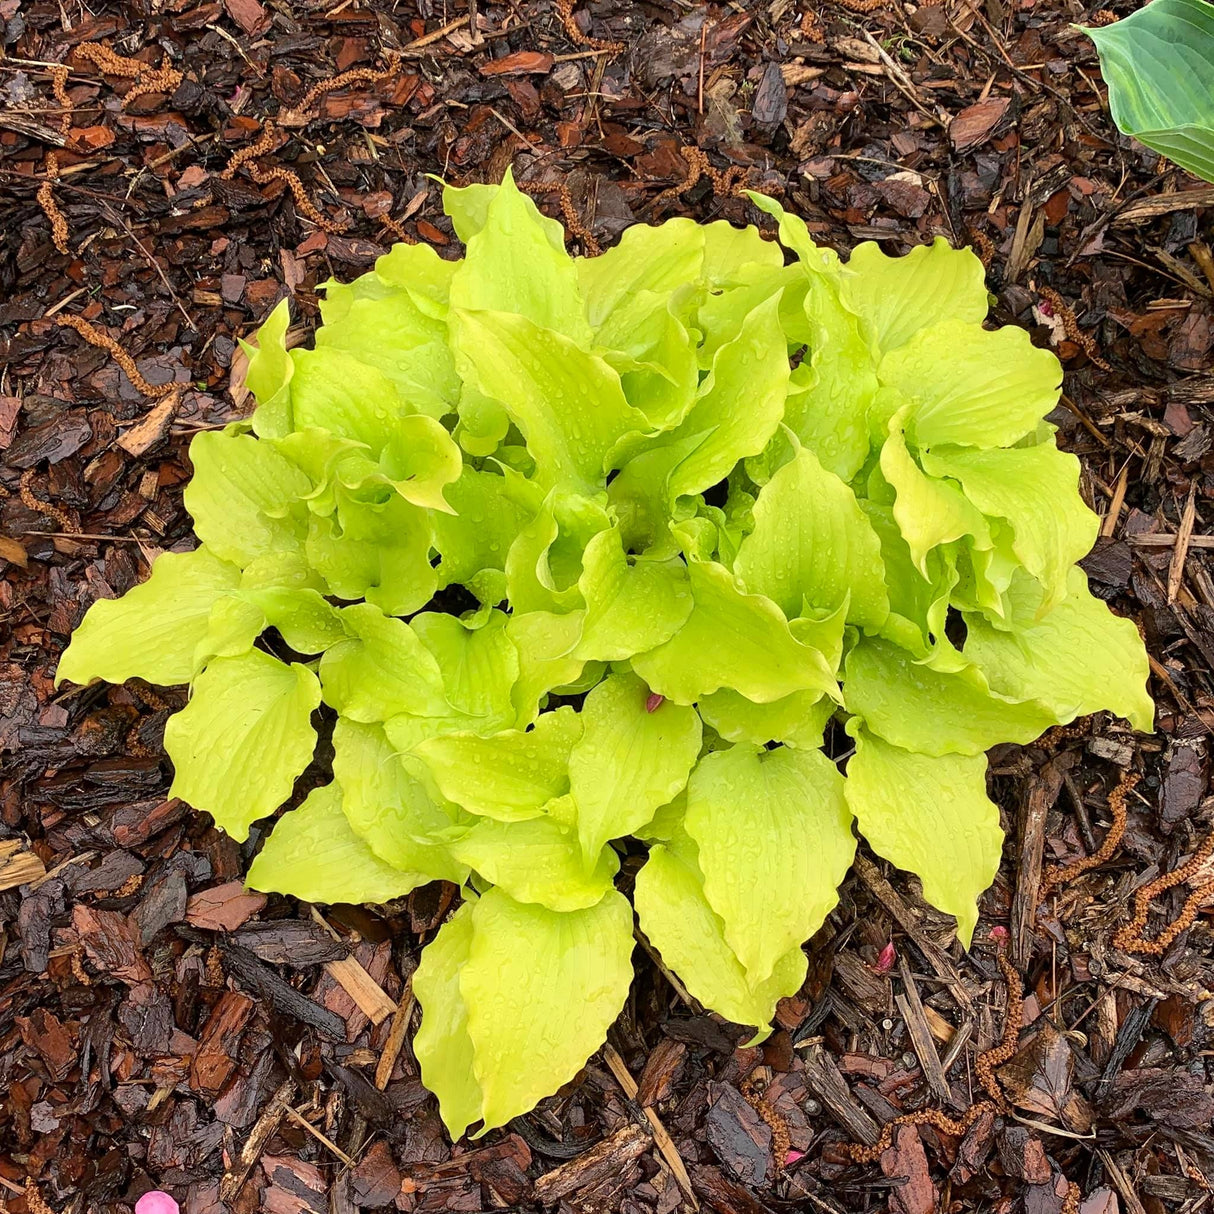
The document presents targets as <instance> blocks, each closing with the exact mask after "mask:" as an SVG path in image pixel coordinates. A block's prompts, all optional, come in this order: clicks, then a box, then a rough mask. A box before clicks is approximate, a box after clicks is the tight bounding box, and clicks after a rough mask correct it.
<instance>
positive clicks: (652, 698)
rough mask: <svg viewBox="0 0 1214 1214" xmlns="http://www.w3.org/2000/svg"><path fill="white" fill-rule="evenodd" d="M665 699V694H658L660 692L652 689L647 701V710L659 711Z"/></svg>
mask: <svg viewBox="0 0 1214 1214" xmlns="http://www.w3.org/2000/svg"><path fill="white" fill-rule="evenodd" d="M665 701H666V697H665V696H660V695H658V693H657V692H656V691H651V692H650V693H649V697H648V698H647V699H646V701H645V711H646V712H657V710H658V709H659V708H661V707H662V705H663V704H664V703H665Z"/></svg>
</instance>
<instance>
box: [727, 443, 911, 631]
mask: <svg viewBox="0 0 1214 1214" xmlns="http://www.w3.org/2000/svg"><path fill="white" fill-rule="evenodd" d="M754 522H755V525H754V530H753V531H752V532H751V533H750V534H749V535H748V536H747V537H746V538H745V539H744V540H743V541H742V544H741V547H740V548H739V549H738V556H737V559H736V560H735V561H734V572H735V573H736V574H737V575H738V576H739V577H740V578H741V579H742V581H743V582H745V583H746V586H747V587H748V589H750V590H751V591H753V592H754V593H756V594H764V595H766V596H767V597H768V598H769V599H771V600H772V601H773V602H774V603H775V604H776V605H777V606H778V607H779V608H780V609H781V610H782V611H783V612H784V614H785V615H786V616H789V617H790V618H791V617H794V616H797V615H800V614H801V611H802V606H803V605H804V604H808V605H809V606H811V607H816V608H819V609H821V610H825V611H833V610H834V609H835V608H836V607H838V606H839V604H840V603H842V602H843V600H844V599H845V598H846V597H847V596H848V595H850V596H851V600H850V604H849V606H848V609H847V619H848V620H849V621H851V622H852V623H854V624H858V625H860V626H861V627H863V628H866V629H870V630H871V629H876V628H879V627H880V626H881V625H882V624H884V623H885V617H886V616H887V615H888V614H889V596H888V594H887V593H886V589H885V580H884V578H883V576H882V572H883V571H882V566H881V542H880V540H878V538H877V535H876V532H874V531H873V529H872V525H871V524H870V523H869V521H868V519H867V517H866V516H865V514H864V511H863V510H861V509H860V506H859V504H858V503H857V502H856V495H855V494H854V493H853V492H852V491H851V490H850V489H849V488H848V487H847V486H846V485H845V484H844V483H843V482H842V481H841V480H840V479H839V478H838V477H837V476H836V475H835V474H834V473H833V472H827V471H826V469H825V468H823V467H822V465H821V463H820V462H819V461H818V457H817V456H816V455H814V453H813V452H812V451H809V450H806V449H801V450H799V451H798V452H797V453H796V455H795V456H794V457H793V458H792V459H791V460H790V461H789V462H788V463H787V464H785V465H784V466H783V467H782V468H780V469H779V470H778V471H777V472H776V474H775V475H774V476H773V477H772V478H771V480H769V481H768V482H767V484H766V485H764V486H763V488H762V490H761V491H760V493H759V498H758V501H756V502H755V507H754Z"/></svg>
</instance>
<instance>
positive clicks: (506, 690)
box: [409, 610, 519, 733]
mask: <svg viewBox="0 0 1214 1214" xmlns="http://www.w3.org/2000/svg"><path fill="white" fill-rule="evenodd" d="M508 623H509V617H508V616H507V615H506V614H505V612H502V611H497V610H493V611H490V612H489V613H488V614H487V615H486V616H485V618H484V619H483V620H482V621H481V622H480V623H479V625H478V626H476V627H472V626H470V625H469V624H466V623H465V622H464V621H462V620H459V619H457V618H456V617H455V616H453V615H442V614H440V613H438V612H429V611H428V612H423V613H422V614H421V615H417V616H414V617H413V619H412V620H410V621H409V627H410V628H412V630H413V632H414V634H415V635H416V636H417V637H418V639H419V640H420V641H421V643H422V644H423V645H424V646H425V647H426V648H427V649H428V650H429V651H430V652H431V653H432V654H433V655H434V658H435V661H437V662H438V667H439V670H440V671H441V672H442V678H443V689H444V693H445V695H446V697H447V702H448V703H449V704H450V705H451V707H452V708H453V709H455V710H456V711H457V712H460V713H463V714H465V715H466V716H467V717H469V718H470V721H469V724H468V725H466V726H464V728H475V729H476V731H477V732H478V733H496V732H497V731H498V730H500V729H509V728H510V727H511V726H512V725H513V724H514V723H515V717H516V715H517V713H516V712H515V708H514V703H513V701H512V699H511V693H512V692H513V690H514V685H515V683H516V682H517V681H518V677H519V654H518V650H517V649H516V648H515V645H514V642H513V641H512V640H511V639H510V636H509V634H508V632H507V625H508Z"/></svg>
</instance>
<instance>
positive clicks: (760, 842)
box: [59, 177, 1152, 1136]
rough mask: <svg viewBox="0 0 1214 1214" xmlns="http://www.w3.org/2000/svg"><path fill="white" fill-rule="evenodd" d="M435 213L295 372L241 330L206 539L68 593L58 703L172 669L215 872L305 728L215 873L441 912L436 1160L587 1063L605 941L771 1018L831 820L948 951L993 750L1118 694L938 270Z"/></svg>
mask: <svg viewBox="0 0 1214 1214" xmlns="http://www.w3.org/2000/svg"><path fill="white" fill-rule="evenodd" d="M444 199H445V207H446V210H447V213H448V214H449V215H450V216H451V219H452V221H453V223H454V226H455V230H456V232H457V233H458V235H459V237H460V238H461V239H462V240H463V242H464V244H465V246H466V253H465V256H464V257H463V259H462V260H458V261H446V260H443V259H441V258H440V257H438V256H437V255H436V254H435V252H434V251H433V250H432V249H430V248H427V247H425V246H423V245H403V244H402V245H398V246H396V247H395V248H394V249H392V251H391V252H390V253H388V254H387V255H386V256H384V257H382V258H381V259H380V260H379V261H378V262H377V263H376V268H375V270H374V271H373V272H372V273H369V274H366V275H364V276H363V277H361V278H359V279H357V280H356V281H354V282H352V283H349V284H339V283H330V284H328V287H327V290H326V293H325V302H324V304H323V305H322V309H321V310H322V317H323V324H322V326H321V327H320V329H319V330H318V332H317V334H316V341H315V345H314V347H313V348H311V349H303V348H300V349H292V350H290V351H288V350H287V348H286V340H285V336H286V330H287V324H288V314H287V307H286V305H285V304H283V305H280V306H279V308H278V309H276V310H275V312H274V313H273V314H272V315H271V316H270V318H269V319H268V320H267V321H266V323H265V324H264V325H263V327H262V329H261V332H260V336H259V342H258V346H257V348H256V349H252V348H250V349H249V354H250V361H249V366H248V377H247V382H248V385H249V387H250V388H251V389H252V390H253V392H254V393H255V395H256V398H257V401H258V402H259V403H258V408H257V410H256V412H255V413H254V414H253V415H252V417H251V418H250V419H249V421H247V422H240V423H236V424H233V425H231V426H229V427H228V428H227V429H226V430H225V431H223V432H222V433H215V432H212V433H202V434H199V435H198V436H197V437H196V438H195V439H194V441H193V445H192V447H191V452H190V453H191V458H192V460H193V465H194V477H193V480H192V481H191V482H190V484H189V487H188V488H187V489H186V496H185V503H186V506H187V508H188V509H189V511H190V513H191V515H192V516H193V518H194V525H195V531H196V532H197V535H198V539H199V540H200V541H201V544H200V546H199V547H198V548H197V549H196V550H194V551H192V552H180V553H166V554H165V555H163V556H161V557H160V558H159V559H158V560H157V561H156V562H155V565H154V566H153V569H152V574H151V577H150V578H149V580H148V581H147V582H146V583H144V584H143V585H141V586H138V587H136V588H135V589H134V590H132V591H131V592H130V593H128V594H127V595H126V596H124V597H123V598H122V599H120V600H118V601H104V602H98V603H96V604H94V605H93V606H92V608H90V610H89V612H88V614H87V615H86V617H85V619H84V621H83V623H82V624H81V626H80V627H79V629H78V630H77V632H76V634H75V636H74V638H73V640H72V642H71V645H70V646H69V648H68V649H67V651H66V653H65V654H64V656H63V659H62V662H61V664H60V666H59V678H60V679H61V680H62V679H68V680H72V681H74V682H77V683H84V682H87V681H89V680H90V679H96V678H102V679H108V680H110V681H112V682H118V681H121V680H124V679H128V678H131V677H139V678H142V679H146V680H148V681H150V682H153V683H161V684H181V683H188V684H189V685H190V699H189V703H188V706H187V707H186V708H185V709H183V710H182V711H181V712H179V713H177V715H175V716H174V717H172V718H171V719H170V721H169V722H168V726H167V729H166V731H165V748H166V749H167V751H168V753H169V755H170V757H171V758H172V761H173V765H174V769H175V772H176V775H175V779H174V782H173V789H172V791H173V792H174V793H175V794H176V795H178V796H180V797H182V798H184V799H185V800H186V801H187V802H189V803H190V804H191V805H193V806H195V807H196V808H197V809H200V810H205V811H207V812H208V813H210V814H211V815H212V816H213V817H214V819H215V822H216V823H217V824H218V826H220V827H221V828H222V829H223V830H225V831H227V832H228V833H229V834H231V835H232V836H233V837H234V838H236V839H240V840H244V839H246V838H247V837H248V835H249V831H250V827H251V826H252V824H253V823H255V822H259V821H262V820H263V819H267V818H269V817H270V815H272V814H273V813H274V812H275V811H276V810H277V809H278V808H279V807H280V806H282V805H283V804H284V803H285V802H288V801H290V800H292V799H293V791H294V790H295V784H296V780H297V778H298V777H299V775H300V773H301V772H302V771H303V770H304V768H305V767H306V766H307V765H308V764H309V762H310V761H311V759H312V756H313V750H314V747H315V746H316V743H317V735H318V731H319V732H323V733H324V734H325V735H326V736H330V735H331V740H332V750H333V760H332V777H331V779H329V781H328V782H327V783H322V784H321V785H320V786H319V787H312V788H311V790H310V791H308V793H307V796H306V798H304V799H303V802H302V804H300V805H299V806H298V808H295V809H291V810H290V811H289V812H287V813H285V814H283V815H282V817H281V818H279V820H278V822H277V824H276V825H275V826H274V829H273V833H271V834H269V837H268V838H267V839H266V840H265V844H264V846H263V847H262V848H261V851H260V853H259V854H258V855H257V857H256V859H255V860H254V861H253V864H252V867H251V869H250V871H249V877H248V880H249V883H250V884H251V885H252V886H254V887H256V888H259V889H262V890H277V891H281V892H284V893H289V894H294V895H296V896H298V897H300V898H305V899H310V900H313V901H319V902H377V903H382V902H387V901H389V900H391V899H393V898H397V897H399V896H401V895H403V894H406V893H407V892H408V891H410V890H411V889H413V888H415V887H416V886H418V885H421V884H422V883H424V882H428V881H433V880H436V879H442V880H446V881H451V882H454V883H456V884H457V885H459V886H460V887H461V893H462V895H463V901H462V904H461V906H460V907H459V909H458V910H457V911H456V913H455V914H454V915H453V916H452V918H451V919H450V920H449V921H448V922H447V923H446V924H445V925H444V926H443V927H442V929H441V930H440V931H439V932H438V935H437V936H436V937H435V939H434V940H433V941H432V942H431V943H430V944H428V945H427V946H426V948H425V951H424V953H423V956H422V960H421V963H420V965H419V967H418V969H417V972H416V974H415V977H414V990H415V992H416V994H417V997H418V999H419V1000H420V1002H421V1006H422V1009H423V1020H422V1026H421V1029H420V1031H419V1033H418V1035H417V1039H416V1043H415V1045H416V1052H417V1056H418V1059H419V1060H420V1063H421V1067H422V1075H423V1078H424V1080H425V1082H426V1084H427V1085H428V1086H429V1087H430V1089H431V1090H432V1091H434V1092H435V1093H436V1094H437V1096H438V1098H439V1101H440V1107H441V1111H442V1116H443V1118H444V1120H445V1122H446V1125H447V1127H448V1129H449V1130H450V1132H451V1134H452V1135H453V1136H458V1135H460V1134H462V1133H463V1132H464V1131H465V1130H466V1129H468V1128H469V1127H473V1126H479V1127H480V1128H482V1129H488V1128H492V1127H494V1126H500V1125H502V1124H503V1123H504V1122H506V1121H507V1120H509V1119H510V1118H511V1117H513V1116H515V1115H517V1114H520V1113H523V1112H525V1111H527V1110H528V1109H530V1108H531V1107H532V1106H533V1105H534V1104H535V1103H536V1102H537V1101H538V1100H540V1099H541V1098H543V1097H544V1096H546V1095H548V1094H550V1093H552V1092H554V1091H555V1090H556V1089H557V1088H559V1087H560V1086H561V1085H562V1084H564V1083H566V1082H567V1081H568V1080H569V1079H570V1078H571V1077H573V1076H574V1075H575V1074H576V1073H577V1071H578V1070H579V1068H580V1067H581V1066H582V1065H583V1063H584V1062H585V1060H586V1059H587V1057H588V1056H589V1055H590V1054H591V1052H592V1051H594V1050H595V1049H596V1048H597V1047H598V1045H599V1044H600V1043H601V1042H602V1041H603V1039H604V1036H605V1034H606V1032H607V1029H608V1026H609V1025H610V1024H611V1022H612V1020H613V1019H614V1018H615V1016H616V1015H617V1014H618V1013H619V1011H620V1008H621V1006H622V1005H623V1003H624V999H625V996H626V994H627V992H628V987H629V981H630V978H631V974H632V967H631V960H630V958H631V955H632V951H633V938H634V911H635V915H636V919H637V925H638V927H639V931H640V932H642V933H644V936H645V937H646V938H647V940H648V942H649V943H650V944H651V945H652V947H653V948H654V949H655V950H656V951H657V952H658V953H659V954H660V956H661V958H662V960H663V962H664V963H665V965H666V966H667V967H668V968H669V969H670V970H671V971H673V972H674V973H675V974H677V975H678V977H679V978H680V979H681V980H682V982H683V984H684V986H685V987H686V989H687V990H688V991H689V992H690V994H691V995H692V996H693V997H694V998H695V999H697V1000H699V1001H700V1003H702V1004H703V1005H704V1006H705V1007H707V1008H710V1009H712V1010H714V1011H716V1012H718V1013H720V1014H721V1015H722V1016H723V1017H725V1018H727V1019H728V1020H730V1021H733V1022H736V1023H739V1024H742V1025H748V1026H754V1027H755V1028H756V1029H757V1030H758V1032H759V1035H761V1034H762V1033H763V1032H765V1031H766V1026H768V1025H769V1023H770V1021H771V1018H772V1015H773V1011H774V1008H775V1005H776V1002H777V1000H779V999H780V998H781V997H783V996H786V995H790V994H792V993H794V992H795V991H797V990H798V988H799V987H800V986H801V983H802V981H803V980H804V977H805V972H806V956H805V954H804V952H803V951H802V946H803V944H804V943H805V941H806V940H807V939H808V938H809V937H810V936H812V935H813V933H814V932H815V931H817V929H818V928H819V927H820V926H821V925H822V923H823V920H824V919H825V917H826V915H827V914H828V913H829V912H830V911H831V909H832V907H833V906H834V905H835V902H836V888H837V886H838V885H839V883H840V882H841V881H842V880H843V877H844V875H845V874H846V872H847V869H848V866H849V864H850V863H851V860H852V856H853V853H854V850H855V846H856V839H855V834H854V833H853V829H854V828H855V829H858V831H859V833H860V835H862V836H863V837H864V838H865V839H866V840H867V841H868V844H869V846H870V847H871V848H872V849H873V850H874V851H875V852H876V853H877V854H878V855H880V856H883V857H885V858H886V859H887V860H889V861H891V862H892V863H893V864H895V865H897V866H898V867H900V868H903V869H906V870H909V871H910V872H912V873H915V874H917V875H918V878H919V879H920V881H921V883H922V889H923V893H924V896H925V897H926V898H927V899H928V900H929V901H930V902H932V903H933V904H934V905H936V906H937V907H939V908H940V909H941V910H944V911H947V912H949V913H950V914H952V915H955V916H956V919H957V924H958V934H959V936H960V938H961V940H962V942H963V943H964V944H966V945H968V943H969V941H970V938H971V935H972V933H973V931H974V926H975V922H976V919H977V907H976V899H977V896H978V895H979V894H980V893H981V891H982V890H983V889H985V888H986V886H987V885H988V884H989V883H990V881H991V880H992V878H993V877H994V874H995V871H996V868H997V866H998V862H999V854H1000V845H1001V839H1002V836H1001V834H1000V827H999V814H998V811H997V809H996V807H995V805H994V804H992V802H991V801H990V800H989V799H988V797H987V793H986V778H985V773H986V760H985V758H984V751H986V749H987V748H988V747H990V746H992V745H994V744H995V743H999V742H1009V741H1011V742H1029V741H1031V740H1032V739H1034V738H1036V737H1037V736H1038V735H1039V734H1040V733H1041V732H1042V731H1043V730H1045V729H1046V728H1047V727H1049V726H1050V725H1052V724H1054V723H1057V722H1066V721H1070V720H1071V719H1073V718H1074V717H1076V716H1079V715H1082V714H1086V713H1090V712H1093V711H1095V710H1097V709H1102V708H1107V709H1111V710H1112V711H1114V712H1116V713H1119V714H1121V715H1122V716H1124V717H1128V718H1129V719H1130V721H1131V722H1133V724H1134V725H1135V726H1137V727H1138V728H1140V729H1148V728H1150V726H1151V720H1152V705H1151V701H1150V699H1149V698H1148V696H1147V693H1146V690H1145V680H1146V673H1147V663H1146V657H1145V655H1144V652H1143V648H1142V645H1141V643H1140V641H1139V637H1138V633H1137V632H1136V630H1135V627H1134V625H1133V623H1131V622H1130V621H1128V620H1122V619H1118V618H1117V617H1116V616H1114V615H1113V614H1112V613H1111V612H1110V611H1109V609H1108V608H1107V607H1106V606H1105V605H1104V604H1103V603H1102V602H1101V601H1100V600H1099V599H1096V598H1093V597H1092V595H1091V594H1090V593H1089V592H1088V589H1087V584H1086V580H1085V578H1084V575H1083V573H1082V572H1081V571H1080V570H1079V569H1078V568H1077V567H1076V565H1075V562H1076V561H1077V560H1078V559H1079V558H1080V557H1082V556H1083V555H1084V554H1085V553H1086V552H1087V551H1088V549H1089V547H1090V546H1091V544H1092V541H1093V539H1094V537H1095V535H1096V519H1095V517H1094V516H1093V515H1092V513H1091V512H1090V511H1089V510H1088V508H1087V507H1086V506H1085V505H1084V504H1083V502H1082V500H1081V499H1080V495H1079V492H1078V476H1079V468H1078V463H1077V461H1076V460H1075V458H1074V457H1073V456H1071V455H1066V454H1063V453H1062V452H1061V451H1059V450H1058V448H1057V446H1056V445H1055V442H1054V434H1053V427H1051V426H1050V425H1049V424H1048V423H1047V422H1046V421H1045V420H1044V419H1045V416H1046V414H1047V413H1049V412H1050V410H1051V409H1052V408H1053V407H1054V405H1055V403H1056V402H1057V400H1058V393H1059V382H1060V378H1061V372H1060V369H1059V365H1058V363H1057V361H1056V360H1055V359H1054V357H1053V355H1052V354H1050V353H1048V352H1046V351H1044V350H1039V349H1035V348H1034V347H1033V345H1032V344H1031V342H1030V341H1029V338H1028V336H1027V334H1025V333H1024V332H1022V331H1021V330H1019V329H1015V328H1005V329H988V328H986V327H985V326H984V323H983V322H984V318H985V317H986V312H987V302H988V300H987V294H986V290H985V287H984V286H983V271H982V266H981V264H980V263H979V262H978V260H977V259H976V258H975V257H974V256H972V255H971V254H970V253H968V252H957V251H954V250H952V249H950V248H949V247H948V246H947V244H945V243H944V242H943V241H942V240H937V241H936V243H935V244H933V245H931V246H926V247H921V248H918V249H916V250H914V252H912V253H911V254H909V255H908V256H905V257H901V258H893V257H887V256H886V255H885V254H884V253H882V252H881V250H880V249H879V248H878V247H877V246H876V245H875V244H863V245H860V246H859V247H858V248H857V249H856V250H855V251H854V252H853V253H852V255H851V257H850V259H849V260H848V261H847V262H846V263H843V262H841V261H840V259H839V258H838V257H837V256H836V255H835V254H834V253H833V252H831V251H830V250H828V249H825V248H820V247H818V246H816V245H815V244H814V243H813V242H812V240H811V239H810V238H809V235H808V233H807V230H806V228H805V225H804V224H803V223H802V222H801V221H800V220H798V219H797V218H795V217H794V216H791V215H787V214H785V213H784V212H783V211H782V210H781V209H780V207H779V206H777V205H776V204H775V203H774V202H772V201H771V200H770V199H767V198H764V197H762V196H757V195H756V196H755V197H754V201H755V203H756V205H757V206H759V207H760V208H761V209H762V210H764V211H766V212H768V213H769V214H770V215H771V216H774V218H775V220H776V223H777V228H778V235H779V241H778V242H777V241H775V240H769V239H765V238H763V237H762V236H761V235H760V233H759V231H758V230H757V229H756V228H754V227H749V228H745V229H742V230H739V229H736V228H733V227H730V226H729V225H728V224H725V223H710V224H706V225H700V224H696V223H694V222H692V221H690V220H688V219H673V220H670V221H669V222H667V223H664V224H661V225H660V226H656V227H648V226H643V225H638V226H636V227H632V228H629V229H628V230H627V231H626V232H625V233H624V235H623V237H622V239H621V240H620V242H619V244H618V245H617V246H616V247H615V248H612V249H610V250H609V251H608V252H606V253H604V254H603V255H602V256H601V257H597V258H594V259H583V258H575V257H571V256H569V255H568V254H567V253H566V251H565V245H564V233H563V232H562V230H561V227H560V225H559V224H557V223H555V222H553V221H552V220H550V219H546V218H544V217H543V216H542V215H541V214H540V213H539V211H538V210H537V209H536V207H535V205H534V204H533V203H532V202H531V201H530V199H529V198H528V197H527V196H526V195H524V194H522V193H520V192H519V191H518V190H517V189H516V188H515V186H514V184H513V182H512V181H511V180H510V179H509V177H507V179H506V180H505V181H504V182H503V183H502V185H501V186H500V187H499V186H484V185H477V186H470V187H467V188H465V189H448V190H447V191H446V193H445V196H444ZM322 706H323V707H322ZM832 722H833V724H832ZM828 727H829V728H828ZM824 738H825V739H826V741H827V742H828V743H829V746H828V749H826V750H824V749H823V746H824ZM844 764H845V772H844ZM845 773H846V774H845ZM310 783H315V781H310ZM300 791H302V790H300ZM622 855H628V856H630V857H633V860H632V862H631V864H630V869H631V870H633V871H636V870H639V871H636V876H635V883H633V884H631V885H630V883H628V882H625V881H624V880H622V879H621V876H620V860H621V856H622ZM642 861H643V863H642ZM621 887H622V888H623V889H629V888H631V889H632V890H633V899H632V904H631V905H630V904H629V900H628V898H627V897H626V896H625V893H624V892H621Z"/></svg>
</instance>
